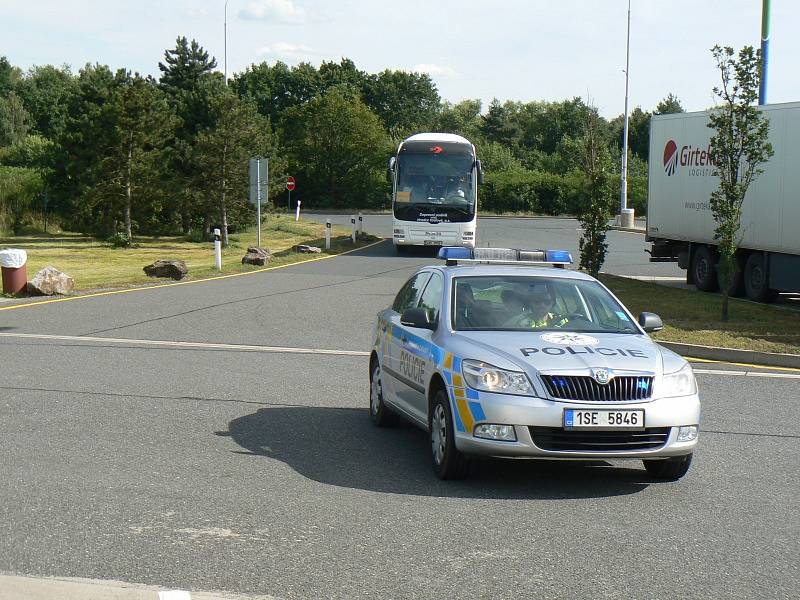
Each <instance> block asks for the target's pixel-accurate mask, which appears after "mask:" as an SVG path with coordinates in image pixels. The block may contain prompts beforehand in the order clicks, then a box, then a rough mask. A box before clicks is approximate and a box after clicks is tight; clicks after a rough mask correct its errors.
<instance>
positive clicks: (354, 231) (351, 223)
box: [350, 217, 356, 244]
mask: <svg viewBox="0 0 800 600" xmlns="http://www.w3.org/2000/svg"><path fill="white" fill-rule="evenodd" d="M350 225H351V226H352V228H353V233H352V234H351V236H350V237H352V238H353V243H354V244H355V243H356V218H355V217H350Z"/></svg>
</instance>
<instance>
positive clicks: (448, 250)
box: [436, 246, 472, 260]
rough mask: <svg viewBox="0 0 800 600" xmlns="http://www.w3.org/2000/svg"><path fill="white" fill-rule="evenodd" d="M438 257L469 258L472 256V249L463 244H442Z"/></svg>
mask: <svg viewBox="0 0 800 600" xmlns="http://www.w3.org/2000/svg"><path fill="white" fill-rule="evenodd" d="M436 257H437V258H438V259H440V260H468V259H470V258H472V249H471V248H464V247H463V246H442V247H441V248H439V254H437V255H436Z"/></svg>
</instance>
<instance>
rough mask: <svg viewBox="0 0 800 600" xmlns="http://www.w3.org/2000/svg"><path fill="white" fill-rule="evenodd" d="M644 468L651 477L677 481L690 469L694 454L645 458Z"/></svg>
mask: <svg viewBox="0 0 800 600" xmlns="http://www.w3.org/2000/svg"><path fill="white" fill-rule="evenodd" d="M642 462H643V463H644V468H645V469H647V472H648V473H649V474H650V476H651V477H654V478H655V479H664V480H666V481H677V480H678V479H680V478H681V477H683V476H684V475H686V473H687V472H688V471H689V467H690V466H691V464H692V455H691V454H686V455H685V456H674V457H672V458H667V459H665V460H643V461H642Z"/></svg>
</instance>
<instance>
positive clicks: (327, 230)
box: [325, 219, 331, 250]
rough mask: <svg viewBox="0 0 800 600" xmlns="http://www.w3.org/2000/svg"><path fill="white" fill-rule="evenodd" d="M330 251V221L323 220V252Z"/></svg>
mask: <svg viewBox="0 0 800 600" xmlns="http://www.w3.org/2000/svg"><path fill="white" fill-rule="evenodd" d="M330 249H331V220H330V219H325V250H330Z"/></svg>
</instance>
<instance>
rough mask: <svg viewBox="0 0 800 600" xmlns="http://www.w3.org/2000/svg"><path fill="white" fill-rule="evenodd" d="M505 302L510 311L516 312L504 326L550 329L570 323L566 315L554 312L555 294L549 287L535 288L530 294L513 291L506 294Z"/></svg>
mask: <svg viewBox="0 0 800 600" xmlns="http://www.w3.org/2000/svg"><path fill="white" fill-rule="evenodd" d="M503 302H504V304H505V305H506V308H507V309H509V312H512V311H513V312H515V313H516V314H514V316H512V317H511V318H510V319H508V320H507V321H506V322H505V324H504V326H505V327H513V328H528V327H530V328H531V329H550V328H554V327H555V328H559V327H563V326H564V325H566V324H567V323H569V319H567V318H566V317H565V316H563V315H561V314H559V313H557V312H554V310H553V309H554V307H555V303H556V300H555V295H554V294H553V291H552V290H551V289H550V288H549V287H548V288H547V289H534V290H531V291H530V293H528V294H524V295H523V294H520V293H519V292H516V291H515V292H512V293H510V294H507V295H504V297H503Z"/></svg>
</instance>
